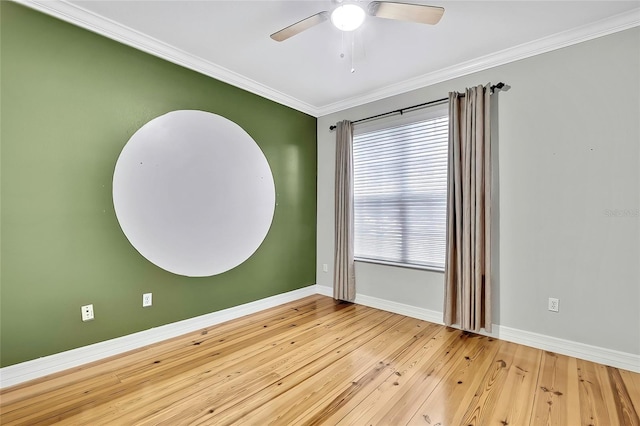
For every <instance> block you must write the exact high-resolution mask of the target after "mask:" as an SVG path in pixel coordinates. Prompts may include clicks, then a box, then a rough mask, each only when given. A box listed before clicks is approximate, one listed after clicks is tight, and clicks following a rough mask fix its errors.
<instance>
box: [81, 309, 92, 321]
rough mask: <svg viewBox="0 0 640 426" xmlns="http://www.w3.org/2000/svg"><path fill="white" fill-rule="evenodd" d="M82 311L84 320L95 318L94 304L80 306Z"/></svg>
mask: <svg viewBox="0 0 640 426" xmlns="http://www.w3.org/2000/svg"><path fill="white" fill-rule="evenodd" d="M80 311H81V312H82V321H91V320H92V319H93V305H84V306H81V307H80Z"/></svg>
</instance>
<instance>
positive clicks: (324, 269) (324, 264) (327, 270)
mask: <svg viewBox="0 0 640 426" xmlns="http://www.w3.org/2000/svg"><path fill="white" fill-rule="evenodd" d="M322 272H329V265H327V264H326V263H323V264H322Z"/></svg>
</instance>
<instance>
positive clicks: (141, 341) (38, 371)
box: [0, 285, 317, 388]
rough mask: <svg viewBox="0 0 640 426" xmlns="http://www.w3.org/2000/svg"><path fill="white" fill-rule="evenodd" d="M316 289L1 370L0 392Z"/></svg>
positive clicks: (307, 288)
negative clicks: (3, 389)
mask: <svg viewBox="0 0 640 426" xmlns="http://www.w3.org/2000/svg"><path fill="white" fill-rule="evenodd" d="M316 287H317V286H316V285H311V286H308V287H304V288H301V289H298V290H293V291H290V292H287V293H283V294H277V295H275V296H271V297H267V298H265V299H260V300H256V301H255V302H250V303H245V304H243V305H239V306H234V307H232V308H228V309H223V310H221V311H217V312H212V313H210V314H205V315H201V316H198V317H194V318H189V319H186V320H183V321H178V322H174V323H171V324H166V325H162V326H159V327H155V328H150V329H149V330H144V331H140V332H137V333H133V334H129V335H126V336H122V337H117V338H115V339H110V340H106V341H104V342H99V343H95V344H93V345H88V346H83V347H81V348H77V349H72V350H69V351H65V352H60V353H57V354H54V355H49V356H45V357H42V358H38V359H34V360H31V361H26V362H22V363H20V364H15V365H10V366H8V367H4V368H1V369H0V388H5V387H8V386H13V385H17V384H19V383H23V382H26V381H29V380H33V379H37V378H39V377H44V376H47V375H49V374H53V373H57V372H59V371H63V370H67V369H69V368H73V367H77V366H80V365H83V364H87V363H89V362H93V361H98V360H100V359H104V358H107V357H110V356H113V355H118V354H121V353H124V352H127V351H130V350H133V349H138V348H141V347H144V346H147V345H150V344H152V343H157V342H161V341H163V340H167V339H170V338H172V337H177V336H181V335H183V334H186V333H190V332H193V331H197V330H201V329H203V328H206V327H210V326H212V325H215V324H220V323H223V322H225V321H229V320H232V319H236V318H240V317H243V316H245V315H249V314H253V313H256V312H259V311H262V310H265V309H268V308H272V307H275V306H278V305H282V304H284V303H288V302H292V301H294V300H298V299H302V298H303V297H307V296H311V295H314V294H316Z"/></svg>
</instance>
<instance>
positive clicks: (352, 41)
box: [351, 33, 356, 74]
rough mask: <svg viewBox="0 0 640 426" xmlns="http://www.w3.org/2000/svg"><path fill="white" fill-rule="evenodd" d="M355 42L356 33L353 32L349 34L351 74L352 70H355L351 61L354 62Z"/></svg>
mask: <svg viewBox="0 0 640 426" xmlns="http://www.w3.org/2000/svg"><path fill="white" fill-rule="evenodd" d="M355 44H356V33H353V35H352V36H351V74H353V73H354V72H356V68H355V67H354V65H353V63H354V56H355V55H354V52H355V48H354V46H355Z"/></svg>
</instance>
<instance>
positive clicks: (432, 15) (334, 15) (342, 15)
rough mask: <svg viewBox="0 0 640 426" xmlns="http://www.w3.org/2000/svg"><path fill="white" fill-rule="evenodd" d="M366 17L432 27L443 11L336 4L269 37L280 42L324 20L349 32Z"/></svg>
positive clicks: (390, 4)
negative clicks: (336, 5) (365, 7)
mask: <svg viewBox="0 0 640 426" xmlns="http://www.w3.org/2000/svg"><path fill="white" fill-rule="evenodd" d="M367 14H369V15H370V16H374V17H376V18H386V19H395V20H398V21H409V22H417V23H421V24H430V25H435V24H437V23H438V22H439V21H440V18H442V15H443V14H444V8H442V7H438V6H427V5H422V4H410V3H397V2H391V1H372V2H370V3H369V4H368V6H367V11H366V12H365V10H364V9H363V8H362V7H360V6H359V5H358V4H357V2H349V3H344V4H340V6H338V7H336V8H335V9H333V10H332V11H331V12H328V11H326V10H325V11H322V12H319V13H316V14H315V15H311V16H309V17H308V18H305V19H303V20H301V21H298V22H296V23H295V24H292V25H289V26H288V27H285V28H283V29H281V30H280V31H276V32H275V33H273V34H271V38H272V39H274V40H275V41H284V40H286V39H288V38H290V37H293V36H294V35H296V34H300V33H301V32H303V31H305V30H308V29H309V28H311V27H314V26H316V25H318V24H321V23H322V22H324V21H326V20H328V19H331V22H332V23H333V25H335V26H336V27H337V28H338V29H340V30H342V31H353V30H355V29H357V28H358V27H359V26H360V25H362V23H363V22H364V20H365V17H366V15H367Z"/></svg>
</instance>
